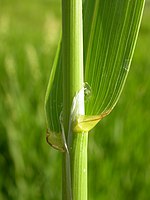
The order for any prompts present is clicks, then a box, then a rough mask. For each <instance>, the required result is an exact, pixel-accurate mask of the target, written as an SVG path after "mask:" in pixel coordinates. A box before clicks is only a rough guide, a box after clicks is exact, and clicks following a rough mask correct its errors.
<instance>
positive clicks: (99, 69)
mask: <svg viewBox="0 0 150 200" xmlns="http://www.w3.org/2000/svg"><path fill="white" fill-rule="evenodd" d="M144 2H145V0H136V1H135V0H121V1H120V0H114V1H112V0H105V1H103V0H86V1H85V2H84V10H83V28H84V37H83V38H84V49H83V51H84V80H85V82H87V83H88V84H89V85H90V87H91V95H90V97H89V98H88V100H87V101H85V109H86V110H85V112H86V115H87V116H79V118H78V119H77V121H76V123H75V127H74V129H77V130H78V129H83V130H84V129H86V130H90V129H91V128H93V126H94V125H95V124H96V123H98V121H100V120H101V119H102V118H103V117H104V116H106V115H107V114H109V113H110V112H111V110H112V109H113V108H114V106H115V105H116V103H117V101H118V99H119V96H120V94H121V91H122V89H123V86H124V83H125V80H126V77H127V75H128V72H129V69H130V64H131V60H132V57H133V52H134V48H135V44H136V40H137V36H138V32H139V27H140V23H141V17H142V12H143V7H144ZM62 94H63V91H62V65H61V48H60V45H59V47H58V50H57V54H56V58H55V61H54V65H53V68H52V71H51V74H50V79H49V85H48V89H47V93H46V101H45V108H46V115H47V127H48V132H49V133H50V132H52V133H55V134H56V133H60V132H61V128H60V121H59V117H60V113H61V111H62V109H63V108H62V101H63V98H62V96H63V95H62ZM92 121H93V123H94V124H93V123H92ZM51 138H52V137H51V135H50V134H49V143H54V141H52V140H51ZM57 141H61V142H62V141H63V139H62V136H61V134H58V140H57ZM61 142H60V145H59V142H58V143H57V145H54V144H53V146H58V147H57V149H59V148H61V149H62V143H61ZM59 146H60V147H59Z"/></svg>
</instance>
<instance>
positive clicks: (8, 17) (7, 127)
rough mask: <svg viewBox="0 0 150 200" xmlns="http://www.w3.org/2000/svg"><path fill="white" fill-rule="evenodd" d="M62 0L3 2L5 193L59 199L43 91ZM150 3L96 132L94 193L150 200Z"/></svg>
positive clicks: (0, 62) (22, 198)
mask: <svg viewBox="0 0 150 200" xmlns="http://www.w3.org/2000/svg"><path fill="white" fill-rule="evenodd" d="M60 15H61V11H60V0H32V1H29V0H22V1H19V0H11V1H10V0H5V1H3V0H0V199H2V200H8V199H12V200H17V199H18V200H34V199H36V200H44V199H45V200H48V199H51V200H57V199H60V197H61V154H60V153H58V152H56V151H54V150H53V149H51V148H49V146H48V145H47V144H46V141H45V118H44V111H43V110H44V109H43V107H44V105H43V104H44V94H45V90H46V85H47V81H48V75H49V70H50V67H51V65H52V60H53V57H54V54H55V49H56V45H57V41H58V38H59V34H60V26H61V21H60ZM149 19H150V4H149V1H147V7H146V9H145V13H144V18H143V23H142V27H141V32H140V37H139V39H138V44H137V47H136V53H135V55H134V60H133V62H132V67H131V71H130V73H129V77H128V80H127V84H126V86H125V89H124V91H123V94H122V96H121V99H120V101H119V103H118V105H117V107H116V108H115V110H114V111H113V113H112V114H111V115H110V116H108V117H107V118H106V119H104V120H103V121H102V122H101V123H100V124H99V125H98V126H97V128H96V132H95V133H91V134H90V136H89V137H90V140H89V199H90V200H92V199H93V200H99V199H103V200H116V199H117V200H123V199H124V200H126V199H131V200H134V199H135V200H148V199H150V191H149V188H150V150H149V147H150V135H149V129H150V124H149V118H150V113H149V110H150V104H149V99H150V93H149V91H150V79H149V75H150V68H149V66H150V56H149V47H150V24H149Z"/></svg>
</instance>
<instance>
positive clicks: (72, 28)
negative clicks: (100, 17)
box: [62, 0, 88, 200]
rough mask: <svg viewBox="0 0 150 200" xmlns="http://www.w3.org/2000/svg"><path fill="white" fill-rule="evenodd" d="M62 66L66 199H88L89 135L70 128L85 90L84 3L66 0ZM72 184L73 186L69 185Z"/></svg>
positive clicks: (63, 11)
mask: <svg viewBox="0 0 150 200" xmlns="http://www.w3.org/2000/svg"><path fill="white" fill-rule="evenodd" d="M62 63H63V123H64V130H65V134H66V138H71V143H69V144H68V149H69V156H70V163H68V159H67V157H68V155H67V153H66V154H64V155H63V177H62V179H63V181H62V184H63V187H62V188H63V189H62V193H63V195H62V196H63V199H64V200H70V194H69V188H71V193H72V194H71V195H72V199H75V200H86V199H87V142H88V134H87V133H73V132H72V130H71V129H70V127H69V121H70V112H71V106H72V102H73V98H74V97H75V95H76V94H77V93H78V92H79V91H80V90H81V88H83V85H84V80H83V28H82V1H81V0H62ZM79 101H80V104H79V106H78V113H79V114H82V115H84V93H81V95H80V97H79ZM68 164H70V167H71V177H70V178H71V183H70V182H69V181H68V177H67V176H68V175H69V173H68V172H67V170H68ZM68 184H71V186H70V185H68Z"/></svg>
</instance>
